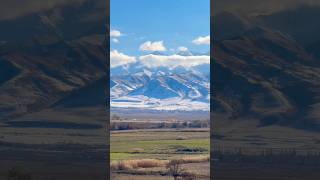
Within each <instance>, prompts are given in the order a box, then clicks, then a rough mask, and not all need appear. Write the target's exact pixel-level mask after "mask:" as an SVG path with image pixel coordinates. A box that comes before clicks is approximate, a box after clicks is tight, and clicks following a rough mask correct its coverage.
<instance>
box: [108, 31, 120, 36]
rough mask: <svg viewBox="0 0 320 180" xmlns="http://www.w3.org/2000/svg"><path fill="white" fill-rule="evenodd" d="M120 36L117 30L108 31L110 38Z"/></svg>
mask: <svg viewBox="0 0 320 180" xmlns="http://www.w3.org/2000/svg"><path fill="white" fill-rule="evenodd" d="M120 36H122V33H121V32H120V31H118V30H111V31H110V37H120Z"/></svg>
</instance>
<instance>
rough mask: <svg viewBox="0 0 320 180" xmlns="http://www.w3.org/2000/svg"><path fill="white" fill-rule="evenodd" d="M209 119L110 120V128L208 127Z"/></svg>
mask: <svg viewBox="0 0 320 180" xmlns="http://www.w3.org/2000/svg"><path fill="white" fill-rule="evenodd" d="M209 127H210V123H209V120H194V121H185V122H139V121H138V122H134V121H131V122H121V121H117V122H111V123H110V128H111V130H131V129H162V128H209Z"/></svg>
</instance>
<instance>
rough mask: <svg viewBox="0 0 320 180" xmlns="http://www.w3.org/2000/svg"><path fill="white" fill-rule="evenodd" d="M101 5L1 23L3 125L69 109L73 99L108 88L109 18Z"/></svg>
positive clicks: (89, 3)
mask: <svg viewBox="0 0 320 180" xmlns="http://www.w3.org/2000/svg"><path fill="white" fill-rule="evenodd" d="M99 2H100V1H98V0H94V1H86V2H85V3H82V4H77V5H72V6H71V5H68V6H67V5H66V6H59V7H56V8H54V9H50V10H47V11H44V12H39V13H33V14H28V15H25V16H21V17H18V18H15V19H10V20H2V21H0V42H1V43H0V119H8V118H9V117H13V116H18V115H22V114H27V113H30V112H34V111H39V110H41V109H43V108H47V107H52V106H57V105H59V106H63V102H65V101H64V99H65V98H70V97H72V94H73V93H76V92H77V93H78V92H79V90H81V89H86V88H88V87H93V86H94V85H93V84H95V83H96V82H101V80H103V79H104V80H105V82H107V81H106V75H107V74H106V73H107V71H106V69H107V68H106V63H107V58H106V46H105V45H106V44H105V32H106V29H105V18H106V17H105V14H104V13H103V12H104V11H101V7H100V4H99ZM86 96H91V95H90V94H88V93H82V94H81V95H80V97H86ZM96 98H98V99H101V100H100V101H99V103H102V102H104V100H105V97H104V96H103V94H101V97H96ZM69 105H70V103H69Z"/></svg>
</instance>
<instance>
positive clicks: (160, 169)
mask: <svg viewBox="0 0 320 180" xmlns="http://www.w3.org/2000/svg"><path fill="white" fill-rule="evenodd" d="M110 141H111V153H110V155H111V161H112V163H111V168H112V172H113V173H112V174H113V176H112V179H148V178H150V176H152V179H154V178H155V179H159V180H160V179H170V177H169V174H168V164H169V163H170V162H172V161H174V160H179V161H180V162H181V169H183V170H184V171H185V172H187V173H191V174H193V175H195V176H196V177H197V178H198V179H209V174H210V171H209V170H210V167H209V152H210V139H209V129H154V130H152V131H150V130H131V131H130V130H129V131H114V132H111V139H110Z"/></svg>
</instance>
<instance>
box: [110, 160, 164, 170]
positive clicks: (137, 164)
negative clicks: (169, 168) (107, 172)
mask: <svg viewBox="0 0 320 180" xmlns="http://www.w3.org/2000/svg"><path fill="white" fill-rule="evenodd" d="M168 163H169V161H168V160H158V159H135V160H123V161H118V162H112V163H111V169H112V170H132V169H138V168H154V167H165V166H166V165H167V164H168Z"/></svg>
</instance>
